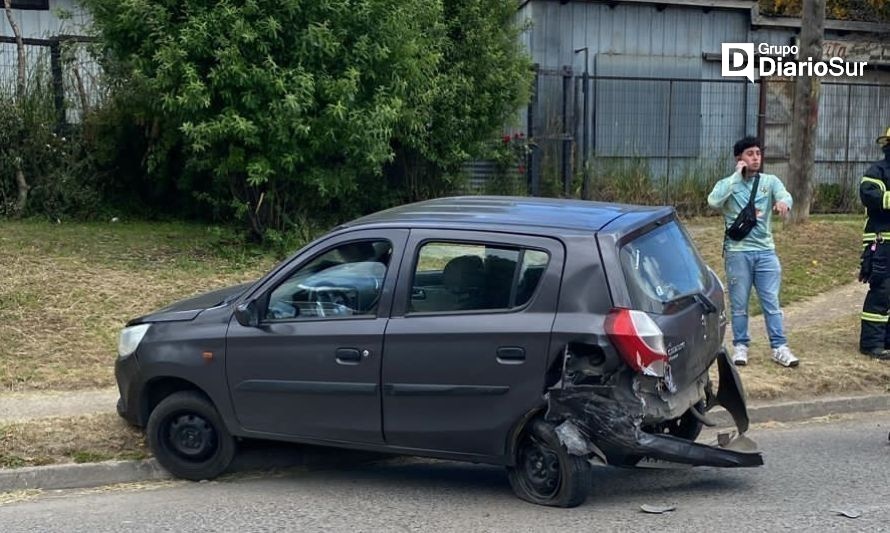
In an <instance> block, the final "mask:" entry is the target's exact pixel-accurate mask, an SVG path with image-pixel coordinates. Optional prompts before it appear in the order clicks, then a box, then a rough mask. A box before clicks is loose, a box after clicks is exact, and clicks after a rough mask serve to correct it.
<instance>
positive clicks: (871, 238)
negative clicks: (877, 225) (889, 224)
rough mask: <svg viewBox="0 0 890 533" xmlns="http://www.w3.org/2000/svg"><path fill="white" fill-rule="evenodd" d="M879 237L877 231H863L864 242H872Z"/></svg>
mask: <svg viewBox="0 0 890 533" xmlns="http://www.w3.org/2000/svg"><path fill="white" fill-rule="evenodd" d="M877 239H878V235H877V234H876V233H863V234H862V243H863V244H870V243H873V242H875V241H876V240H877Z"/></svg>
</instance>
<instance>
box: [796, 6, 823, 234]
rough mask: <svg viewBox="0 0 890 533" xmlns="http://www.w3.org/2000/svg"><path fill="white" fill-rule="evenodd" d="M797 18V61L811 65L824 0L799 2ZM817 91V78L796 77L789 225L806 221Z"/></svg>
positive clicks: (818, 46) (817, 55)
mask: <svg viewBox="0 0 890 533" xmlns="http://www.w3.org/2000/svg"><path fill="white" fill-rule="evenodd" d="M800 16H801V28H800V46H799V49H798V56H797V60H798V61H807V60H808V59H809V58H812V61H813V62H816V61H820V60H821V59H822V36H823V30H824V24H825V0H803V6H802V8H801V14H800ZM821 88H822V87H821V82H820V80H819V77H818V76H798V78H797V79H796V80H795V81H794V108H793V111H792V117H793V118H792V123H791V154H790V155H791V158H790V165H789V173H790V175H789V176H788V189H789V192H790V193H791V196H792V197H793V198H794V206H793V207H792V209H791V217H790V218H789V222H790V223H791V224H803V223H805V222H807V221H808V220H809V218H810V205H811V204H812V202H813V172H814V170H815V158H816V126H817V125H818V123H819V94H820V92H821Z"/></svg>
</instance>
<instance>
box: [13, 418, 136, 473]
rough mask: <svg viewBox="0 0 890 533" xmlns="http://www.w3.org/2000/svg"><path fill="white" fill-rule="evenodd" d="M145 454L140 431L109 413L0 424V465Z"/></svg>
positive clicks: (134, 457) (128, 456) (110, 458)
mask: <svg viewBox="0 0 890 533" xmlns="http://www.w3.org/2000/svg"><path fill="white" fill-rule="evenodd" d="M147 456H148V449H147V447H146V445H145V438H144V436H143V433H142V431H141V430H139V429H137V428H134V427H132V426H130V425H128V424H127V423H126V422H124V421H123V419H121V418H120V417H119V416H117V415H116V414H113V413H105V414H101V415H89V416H77V417H71V418H40V419H36V420H31V421H27V422H13V423H9V424H3V425H0V468H18V467H23V466H40V465H50V464H59V463H92V462H97V461H108V460H112V459H144V458H145V457H147Z"/></svg>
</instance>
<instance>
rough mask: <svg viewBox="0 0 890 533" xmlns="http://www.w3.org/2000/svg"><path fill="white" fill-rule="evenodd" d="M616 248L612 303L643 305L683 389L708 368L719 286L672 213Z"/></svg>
mask: <svg viewBox="0 0 890 533" xmlns="http://www.w3.org/2000/svg"><path fill="white" fill-rule="evenodd" d="M601 246H603V243H601ZM608 247H609V245H606V248H604V255H605V254H606V253H607V252H606V249H608ZM616 249H617V257H616V259H617V262H618V264H619V265H620V269H616V268H614V266H613V267H612V269H611V271H610V273H609V278H610V283H609V285H610V288H612V289H613V298H614V299H615V301H616V305H620V306H626V307H629V308H631V309H637V310H641V311H645V312H646V313H647V314H648V315H649V316H650V317H651V318H652V319H653V320H654V321H655V322H656V323H657V324H658V327H659V328H660V329H661V331H662V333H663V334H664V342H665V348H666V350H667V352H668V358H669V360H670V365H671V376H672V379H673V383H674V384H675V385H676V386H677V388H679V389H682V388H683V387H685V386H686V385H689V384H690V383H692V382H694V381H695V380H696V378H698V377H699V376H701V374H702V373H703V372H705V371H706V370H707V369H708V367H709V366H710V365H711V363H712V362H713V360H714V358H715V356H716V354H717V351H718V350H719V349H720V347H721V345H722V342H723V339H722V333H723V329H724V325H725V324H724V322H725V314H724V303H723V289H722V287H721V286H720V284H719V282H718V281H717V279H716V277H715V276H714V275H713V274H712V273H711V272H710V271H709V269H708V268H707V266H706V265H705V264H704V262H703V261H702V259H701V257H700V256H699V254H698V252H697V251H696V249H695V247H694V245H693V244H692V241H691V240H690V239H689V237H688V235H687V234H686V232H685V231H684V230H683V229H682V227H681V226H680V224H679V222H678V221H676V220H674V219H670V220H668V221H666V223H660V224H655V225H652V226H651V227H650V228H646V229H645V230H643V231H640V232H634V233H631V234H630V235H628V236H626V237H624V238H622V239H621V240H619V241H618V242H617V244H616V245H614V247H613V248H612V250H616ZM613 253H615V252H614V251H613ZM619 302H620V303H619Z"/></svg>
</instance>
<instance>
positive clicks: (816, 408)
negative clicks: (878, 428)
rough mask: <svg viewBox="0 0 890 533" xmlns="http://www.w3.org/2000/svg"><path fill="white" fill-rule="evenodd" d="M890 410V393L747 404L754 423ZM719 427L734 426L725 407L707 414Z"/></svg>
mask: <svg viewBox="0 0 890 533" xmlns="http://www.w3.org/2000/svg"><path fill="white" fill-rule="evenodd" d="M875 411H890V394H874V395H870V396H847V397H834V398H815V399H812V400H805V401H797V402H781V403H760V404H758V403H755V404H753V405H749V406H748V418H749V419H750V421H751V423H752V424H762V423H764V422H795V421H798V420H806V419H808V418H817V417H820V416H828V415H840V414H848V413H872V412H875ZM708 416H709V417H710V418H712V419H713V420H714V421H715V422H717V426H718V427H733V426H734V423H733V421H732V417H730V416H729V413H727V412H726V411H725V410H723V409H722V408H719V409H715V410H714V411H713V412H712V413H711V414H709V415H708Z"/></svg>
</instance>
